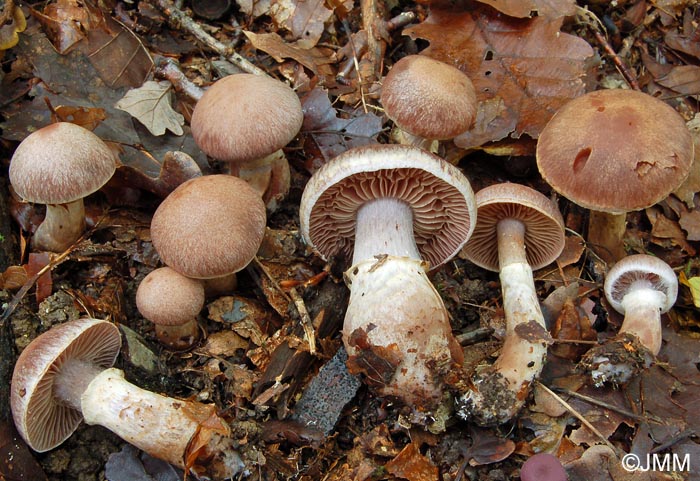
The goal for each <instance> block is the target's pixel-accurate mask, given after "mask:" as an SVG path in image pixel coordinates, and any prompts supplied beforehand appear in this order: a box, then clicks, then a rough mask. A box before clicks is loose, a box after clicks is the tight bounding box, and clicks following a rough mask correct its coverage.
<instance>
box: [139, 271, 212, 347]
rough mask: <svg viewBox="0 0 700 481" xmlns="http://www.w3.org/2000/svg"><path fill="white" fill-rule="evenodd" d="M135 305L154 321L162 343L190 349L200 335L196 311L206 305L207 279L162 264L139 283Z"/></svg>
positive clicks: (144, 315) (147, 317) (197, 312)
mask: <svg viewBox="0 0 700 481" xmlns="http://www.w3.org/2000/svg"><path fill="white" fill-rule="evenodd" d="M136 307H137V308H138V310H139V312H140V313H141V314H142V315H143V317H145V318H146V319H148V320H149V321H151V322H152V323H153V324H154V325H155V329H156V338H157V339H158V340H159V341H160V342H161V343H162V344H163V345H165V346H167V347H169V348H171V349H177V350H180V349H188V348H189V347H191V346H192V345H193V344H194V343H195V342H196V341H197V339H199V334H200V331H199V325H198V324H197V314H199V311H201V310H202V308H203V307H204V283H203V282H202V281H200V280H197V279H190V278H189V277H185V276H183V275H182V274H180V273H179V272H177V271H175V270H173V269H171V268H170V267H160V268H158V269H155V270H153V271H151V272H150V273H149V274H148V275H147V276H146V277H144V278H143V280H142V281H141V283H140V284H139V287H138V289H137V290H136Z"/></svg>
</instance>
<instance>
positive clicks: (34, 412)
mask: <svg viewBox="0 0 700 481" xmlns="http://www.w3.org/2000/svg"><path fill="white" fill-rule="evenodd" d="M120 347H121V335H120V333H119V329H118V328H117V327H116V326H115V325H114V324H112V323H110V322H107V321H102V320H98V319H79V320H76V321H70V322H67V323H64V324H61V325H58V326H56V327H54V328H52V329H50V330H48V331H46V332H45V333H43V334H41V335H40V336H38V337H37V338H36V339H34V340H33V341H32V342H31V343H30V344H29V345H28V346H27V347H26V348H25V349H24V351H22V353H21V354H20V356H19V358H18V359H17V363H16V365H15V369H14V373H13V376H12V385H11V391H10V396H11V407H12V415H13V417H14V421H15V425H16V426H17V430H18V431H19V433H20V435H21V436H22V438H23V439H24V440H25V441H26V442H27V444H28V445H29V446H30V447H31V448H32V449H34V450H35V451H38V452H44V451H48V450H50V449H53V448H55V447H56V446H58V445H60V444H61V443H63V441H65V440H66V439H67V438H68V437H69V436H70V435H71V434H72V433H73V431H75V429H76V428H77V427H78V425H79V424H80V422H81V421H82V420H84V421H85V422H86V423H88V424H97V425H100V426H104V427H106V428H107V429H109V430H110V431H112V432H114V433H116V434H117V435H118V436H119V437H121V438H122V439H124V440H125V441H127V442H129V443H131V444H133V445H134V446H136V447H138V448H139V449H141V450H143V451H145V452H147V453H148V454H150V455H151V456H154V457H156V458H158V459H162V460H164V461H167V462H169V463H171V464H173V465H175V466H178V467H180V468H183V469H189V470H190V471H192V472H193V473H195V474H197V475H198V476H202V477H208V478H210V479H225V478H228V477H230V476H233V475H235V474H236V473H238V472H239V471H240V470H241V469H242V467H243V466H242V462H241V459H240V457H239V456H238V454H237V453H236V451H235V450H234V449H233V446H232V444H231V442H230V441H231V440H230V438H229V435H230V428H229V427H228V425H227V424H226V422H225V421H224V420H223V419H222V418H221V417H219V415H218V414H217V413H216V408H215V407H214V406H213V405H210V404H201V403H197V402H193V401H185V400H180V399H173V398H169V397H166V396H162V395H160V394H156V393H153V392H150V391H146V390H144V389H141V388H139V387H137V386H135V385H133V384H131V383H130V382H128V381H127V380H126V379H125V378H124V372H123V371H121V370H119V369H116V368H113V367H112V365H113V364H114V362H115V360H116V358H117V355H118V354H119V349H120Z"/></svg>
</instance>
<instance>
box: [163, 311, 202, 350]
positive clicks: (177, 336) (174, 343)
mask: <svg viewBox="0 0 700 481" xmlns="http://www.w3.org/2000/svg"><path fill="white" fill-rule="evenodd" d="M155 328H156V337H157V338H158V341H159V342H160V343H161V344H163V345H165V346H167V347H169V348H170V349H175V350H178V351H179V350H183V349H189V348H190V347H192V345H193V344H194V343H195V342H197V340H198V339H199V337H200V333H199V325H198V324H197V321H196V320H195V319H192V320H191V321H188V322H186V323H184V324H182V325H179V326H178V325H174V326H163V325H159V324H155Z"/></svg>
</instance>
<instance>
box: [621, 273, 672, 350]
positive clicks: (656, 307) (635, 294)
mask: <svg viewBox="0 0 700 481" xmlns="http://www.w3.org/2000/svg"><path fill="white" fill-rule="evenodd" d="M665 297H666V296H665V295H664V293H663V292H660V291H658V290H657V289H654V288H653V286H652V285H651V283H650V282H649V281H644V280H641V281H636V282H635V283H633V284H632V285H631V286H630V291H629V293H628V294H627V295H625V297H624V298H623V299H622V302H621V304H622V307H623V309H624V310H625V319H624V321H623V322H622V326H621V327H620V332H619V333H620V334H625V333H627V334H632V335H634V336H636V337H637V338H638V339H639V342H640V343H641V344H642V345H643V346H644V347H646V348H647V349H648V350H649V352H651V353H652V354H653V355H654V356H656V355H657V354H659V351H660V350H661V340H662V335H661V308H662V306H663V305H664V304H665V302H666V299H665Z"/></svg>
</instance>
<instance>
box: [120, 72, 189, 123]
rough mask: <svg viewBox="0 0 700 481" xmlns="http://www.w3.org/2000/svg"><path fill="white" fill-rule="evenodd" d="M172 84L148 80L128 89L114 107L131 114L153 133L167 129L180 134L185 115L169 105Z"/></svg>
mask: <svg viewBox="0 0 700 481" xmlns="http://www.w3.org/2000/svg"><path fill="white" fill-rule="evenodd" d="M171 90H172V85H171V83H170V82H167V81H160V82H156V81H153V80H149V81H148V82H146V83H144V84H143V85H142V86H141V87H139V88H135V89H131V90H129V91H128V92H127V93H126V95H124V97H122V98H121V100H119V102H117V103H116V105H115V107H116V108H118V109H119V110H124V111H125V112H129V113H130V114H131V115H133V116H134V117H135V118H136V119H137V120H138V121H139V122H141V123H142V124H143V125H144V126H146V128H147V129H148V131H149V132H150V133H151V134H153V135H163V134H164V133H165V130H166V129H167V130H169V131H171V132H172V133H174V134H175V135H182V134H183V133H184V132H183V130H182V126H183V125H184V124H185V117H183V116H182V115H181V114H179V113H177V112H175V110H173V107H172V106H171V105H170V102H171V95H170V92H171Z"/></svg>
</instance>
